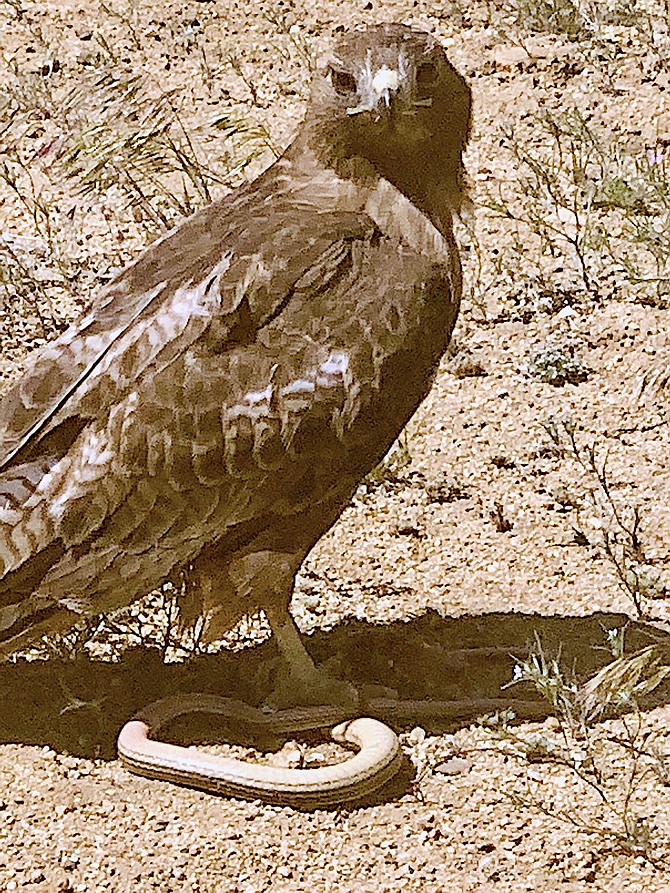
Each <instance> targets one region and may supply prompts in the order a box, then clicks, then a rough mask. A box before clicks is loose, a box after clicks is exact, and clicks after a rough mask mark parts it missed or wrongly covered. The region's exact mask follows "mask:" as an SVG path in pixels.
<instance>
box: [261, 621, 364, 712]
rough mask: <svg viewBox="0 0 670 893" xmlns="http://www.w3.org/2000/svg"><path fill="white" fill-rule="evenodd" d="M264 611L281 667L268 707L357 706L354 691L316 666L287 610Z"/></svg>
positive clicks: (324, 666)
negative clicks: (307, 705)
mask: <svg viewBox="0 0 670 893" xmlns="http://www.w3.org/2000/svg"><path fill="white" fill-rule="evenodd" d="M264 610H265V613H266V615H267V618H268V621H269V623H270V627H271V629H272V633H273V635H274V636H275V638H276V640H277V648H278V649H279V653H280V655H281V657H282V663H283V667H282V668H281V669H280V671H279V674H278V677H277V679H276V681H275V685H274V689H273V692H272V694H271V695H270V698H269V699H268V703H270V704H272V706H277V707H285V706H293V705H295V704H341V705H343V706H347V707H348V706H351V707H355V706H356V704H357V702H358V695H357V693H356V689H355V688H354V687H353V686H352V685H350V684H349V683H348V682H345V681H344V680H342V679H338V678H337V677H336V676H335V675H334V674H333V673H332V672H330V671H329V669H328V667H327V665H325V664H324V665H322V666H319V667H317V666H316V664H315V663H314V661H313V660H312V658H311V657H310V655H309V654H308V652H307V649H306V648H305V646H304V645H303V643H302V640H301V638H300V633H299V632H298V628H297V627H296V625H295V623H294V621H293V618H292V617H291V615H290V613H289V612H288V610H287V608H280V607H278V606H273V607H268V606H265V608H264Z"/></svg>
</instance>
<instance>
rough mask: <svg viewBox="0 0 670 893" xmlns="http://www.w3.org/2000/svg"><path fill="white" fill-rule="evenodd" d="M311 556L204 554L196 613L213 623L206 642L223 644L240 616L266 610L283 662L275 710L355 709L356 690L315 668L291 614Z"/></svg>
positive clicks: (322, 668) (270, 552)
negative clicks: (298, 578)
mask: <svg viewBox="0 0 670 893" xmlns="http://www.w3.org/2000/svg"><path fill="white" fill-rule="evenodd" d="M306 551H307V549H304V550H301V551H300V552H295V553H292V552H286V551H281V550H279V549H258V550H257V551H254V552H251V553H249V554H246V555H242V556H240V557H238V558H234V559H233V560H232V561H230V559H228V561H227V562H226V561H222V560H221V558H220V556H219V554H218V553H217V550H216V548H212V549H211V550H210V551H209V552H208V553H206V554H203V555H202V556H201V557H200V558H199V559H198V561H197V563H196V565H195V567H194V575H193V577H194V583H195V584H196V585H195V586H194V589H195V591H196V592H197V593H198V594H199V601H198V605H197V611H199V612H202V613H204V614H205V615H206V616H208V618H209V620H208V626H207V629H206V630H205V634H204V636H203V641H214V640H216V639H217V638H220V637H221V636H222V635H224V634H225V632H227V630H229V629H230V628H231V626H232V625H234V623H235V622H236V621H237V619H238V618H239V617H240V616H242V615H244V614H252V613H254V612H255V611H256V610H258V609H259V608H261V609H262V610H263V611H264V612H265V614H266V616H267V619H268V622H269V624H270V627H271V629H272V633H273V635H274V636H275V638H276V642H277V647H278V650H279V657H280V661H279V668H278V669H277V670H276V671H274V673H273V675H274V684H273V691H272V694H271V695H270V697H269V698H268V703H269V704H271V705H272V706H275V707H292V706H298V705H315V704H338V705H345V706H352V707H353V706H355V705H356V703H357V701H358V697H357V694H356V691H355V689H354V688H353V686H351V685H349V683H347V682H343V681H342V680H341V679H338V678H337V675H336V674H335V673H333V672H331V671H329V668H328V666H327V665H323V666H319V667H317V666H316V665H315V663H314V661H313V660H312V658H311V657H310V655H309V653H308V652H307V649H306V648H305V646H304V645H303V643H302V640H301V638H300V633H299V632H298V628H297V627H296V625H295V623H294V622H293V618H292V617H291V615H290V613H289V609H288V607H289V604H290V601H291V596H292V594H293V587H294V585H295V576H296V573H297V572H298V568H299V567H300V564H301V563H302V560H303V557H304V554H305V552H306ZM226 557H227V556H226ZM196 572H197V577H196V576H195V574H196ZM191 613H193V611H192V612H191ZM196 613H197V612H196ZM273 670H274V668H273Z"/></svg>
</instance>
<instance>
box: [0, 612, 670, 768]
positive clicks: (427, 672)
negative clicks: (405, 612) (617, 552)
mask: <svg viewBox="0 0 670 893" xmlns="http://www.w3.org/2000/svg"><path fill="white" fill-rule="evenodd" d="M624 624H627V632H626V646H627V650H628V651H629V652H632V651H634V650H637V649H638V648H643V647H645V646H647V645H649V644H651V643H653V642H658V641H659V640H660V639H662V638H663V634H662V633H660V632H659V631H658V630H657V629H655V628H653V627H649V626H646V625H645V624H642V623H636V622H633V621H630V619H629V618H628V617H626V616H625V615H623V614H605V613H601V614H594V615H592V616H590V617H540V616H536V615H523V614H485V615H481V616H477V617H462V618H458V619H444V618H442V617H439V616H438V615H437V614H434V613H428V614H426V615H424V616H422V617H419V618H416V619H414V620H410V621H407V622H400V621H399V622H396V623H393V624H390V625H387V626H371V625H370V624H368V623H364V622H351V623H347V624H345V625H343V626H341V627H338V628H337V629H335V630H333V631H331V632H321V633H317V634H315V635H314V636H312V637H310V638H309V639H307V640H306V641H307V645H308V647H309V650H310V651H311V653H312V655H313V656H314V658H315V660H316V661H317V662H319V663H320V662H322V661H325V660H333V661H334V662H336V663H338V664H339V666H340V667H341V675H342V676H343V677H344V678H347V679H348V680H350V681H351V682H352V683H353V684H354V685H355V686H356V687H357V688H359V689H360V688H361V687H363V688H365V689H366V690H369V691H371V692H374V690H375V686H385V687H387V688H392V689H394V690H396V691H397V695H398V698H399V699H400V700H405V701H407V700H411V701H425V700H430V701H436V700H437V701H441V702H448V703H447V704H445V705H444V709H443V710H442V712H441V714H440V715H437V716H436V715H434V711H431V710H430V709H428V710H427V711H426V710H425V709H423V708H422V706H421V705H415V707H412V708H410V709H406V710H405V711H404V713H403V712H402V711H401V712H400V713H398V714H397V715H396V719H395V720H393V719H391V723H392V724H393V725H395V726H396V728H397V729H402V728H411V727H412V726H413V725H417V724H419V725H422V726H423V727H424V728H426V729H427V730H428V731H431V732H435V733H436V732H445V731H450V730H454V729H456V728H458V727H459V726H461V725H463V724H467V723H469V722H471V721H473V720H474V719H475V718H476V717H477V716H479V715H481V714H482V713H491V712H493V711H495V710H500V709H505V708H506V707H508V706H509V707H512V708H513V709H514V711H515V713H516V714H517V716H519V718H520V719H542V718H544V717H545V716H546V715H547V708H546V704H545V703H544V702H543V701H542V700H541V699H540V698H539V696H538V695H537V694H536V693H535V692H534V690H532V687H531V686H529V685H527V684H524V685H517V686H514V687H513V688H506V689H504V690H502V688H501V687H502V686H503V685H505V683H507V682H509V681H510V679H511V678H512V672H513V667H514V662H515V658H517V659H518V658H523V657H525V656H526V655H527V653H528V650H529V647H530V646H531V645H532V644H533V642H534V640H535V636H536V634H537V635H538V636H540V638H541V641H542V644H543V648H544V650H545V652H546V653H547V654H549V655H555V654H556V653H557V652H558V650H559V649H560V652H561V663H562V664H563V665H564V666H566V667H567V668H569V669H572V670H574V672H575V674H576V676H577V678H578V679H580V680H583V679H585V678H588V677H589V676H591V675H592V674H593V673H595V672H596V671H597V670H598V669H600V668H601V667H602V666H604V665H605V664H606V663H608V662H609V661H610V660H611V657H610V653H609V651H608V649H607V648H606V647H605V643H606V631H607V630H609V629H613V628H618V627H621V626H623V625H624ZM667 638H669V639H670V637H667ZM275 665H276V649H275V645H274V642H273V641H272V639H271V640H269V641H268V642H266V643H264V644H263V645H260V646H258V647H256V648H250V649H248V650H245V651H242V652H239V653H237V654H231V653H228V652H224V653H220V654H217V655H203V656H200V657H197V658H196V659H194V660H192V661H191V662H189V663H187V664H170V665H165V664H163V663H162V661H161V657H160V654H159V652H158V651H153V650H150V649H142V648H137V649H132V650H129V651H128V652H126V654H125V655H124V658H123V660H122V661H121V662H120V663H116V664H110V663H103V662H100V661H92V660H90V659H88V658H86V657H85V656H82V657H80V658H78V659H77V660H75V661H60V660H55V659H51V660H47V661H34V662H31V663H28V662H24V661H21V662H19V663H16V664H2V665H0V742H4V743H7V742H20V743H24V744H30V745H36V746H48V747H51V748H53V749H55V750H57V751H61V752H68V753H71V754H74V755H77V756H84V757H99V758H103V759H109V758H114V757H115V756H116V747H115V745H116V737H117V734H118V731H119V729H120V727H121V726H122V725H123V723H124V722H125V721H126V720H127V719H128V718H129V717H130V716H131V715H132V714H133V713H134V712H135V711H136V710H138V709H139V708H140V707H142V706H143V705H145V704H147V703H149V702H150V701H152V700H155V699H157V698H161V697H165V696H167V695H169V694H174V693H176V692H212V693H216V694H221V695H228V696H230V697H235V698H239V699H241V700H245V701H247V702H249V703H251V704H259V703H261V702H262V700H263V698H264V697H266V696H267V694H268V693H269V692H270V690H271V689H272V671H271V670H272V667H274V666H275ZM668 702H670V680H667V681H666V682H665V683H664V684H663V685H661V686H659V688H657V689H656V690H655V691H654V692H653V693H652V694H651V695H650V696H649V697H648V698H647V700H646V702H645V703H644V705H643V706H644V707H652V706H658V705H661V704H665V703H668ZM385 718H386V719H387V721H388V716H386V717H385ZM234 737H235V736H234V735H233V737H232V738H231V736H230V735H228V736H227V738H228V740H234ZM239 740H240V741H244V736H243V735H241V736H240V739H239ZM245 743H249V742H248V740H247V741H246V742H245Z"/></svg>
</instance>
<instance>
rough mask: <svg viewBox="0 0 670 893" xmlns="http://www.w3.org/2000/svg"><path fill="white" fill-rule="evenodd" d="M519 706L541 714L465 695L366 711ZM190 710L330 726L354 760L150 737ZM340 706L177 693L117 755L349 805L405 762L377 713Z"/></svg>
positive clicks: (280, 796)
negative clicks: (275, 760) (280, 704)
mask: <svg viewBox="0 0 670 893" xmlns="http://www.w3.org/2000/svg"><path fill="white" fill-rule="evenodd" d="M503 706H504V707H510V706H513V707H516V708H517V709H518V710H519V712H520V713H521V714H523V715H526V716H533V715H541V714H542V705H541V704H539V703H538V702H537V701H510V699H505V700H504V701H503V700H500V699H485V700H481V701H478V702H477V703H476V704H475V703H473V701H472V700H470V701H417V700H410V701H395V700H392V699H388V698H375V699H372V700H370V701H368V702H367V704H366V710H368V711H369V712H371V713H374V714H376V715H377V716H384V717H385V718H392V719H393V720H394V722H395V723H403V722H404V723H406V722H408V721H409V722H417V721H418V722H420V721H421V720H422V719H424V720H425V719H428V718H432V719H435V718H436V717H454V716H459V715H465V714H468V713H469V714H471V713H472V710H473V709H474V708H476V709H477V710H478V711H479V712H482V713H494V712H495V711H497V710H500V709H501V707H503ZM187 713H216V714H220V715H223V716H225V717H226V719H227V720H229V721H230V722H234V723H235V724H237V725H243V726H244V727H245V728H248V729H251V730H255V731H256V732H264V733H266V734H267V733H272V734H290V733H295V732H300V731H306V730H309V729H323V728H328V727H330V726H332V725H333V723H337V725H336V726H335V728H333V729H332V732H331V734H332V737H333V738H334V739H335V740H336V741H337V742H339V743H341V744H345V745H353V746H354V747H356V748H358V753H356V754H355V755H354V756H353V757H352V758H351V759H348V760H345V761H344V762H342V763H337V764H336V765H332V766H325V767H322V768H319V769H285V768H280V767H275V766H267V765H258V764H254V763H248V762H246V761H244V760H236V759H231V758H222V757H216V756H213V755H211V754H207V753H203V752H202V751H198V750H195V749H193V748H186V747H180V746H178V745H174V744H166V743H164V742H162V741H158V740H155V739H154V738H151V737H150V735H156V734H157V733H158V732H159V731H160V729H161V728H162V727H164V726H165V725H167V724H168V723H169V722H171V721H172V720H173V719H176V718H177V717H178V716H181V715H183V714H187ZM345 716H346V713H345V711H344V710H343V708H341V707H305V708H295V709H291V710H283V711H278V712H274V713H266V712H265V711H263V710H261V709H259V708H256V707H252V706H250V705H248V704H244V703H242V702H241V701H237V700H234V699H232V698H224V697H219V696H216V695H206V694H187V695H175V696H173V697H170V698H165V699H163V700H161V701H156V702H154V703H152V704H149V705H148V706H147V707H144V708H143V709H142V710H141V711H140V712H139V713H138V714H137V715H136V716H135V717H133V719H131V720H130V721H129V722H127V723H126V725H125V726H124V727H123V729H122V730H121V733H120V735H119V739H118V751H119V757H120V758H121V761H122V762H123V763H124V765H125V766H126V767H127V768H128V769H130V771H132V772H135V773H137V774H139V775H144V776H147V777H149V778H156V779H162V780H164V781H171V782H175V783H177V784H182V785H187V786H189V787H194V788H199V789H201V790H205V791H209V792H211V793H215V794H221V795H226V796H231V797H242V798H245V799H251V800H256V799H258V800H264V801H266V802H270V803H276V804H281V805H287V806H295V807H300V808H303V809H305V808H307V809H309V808H318V807H326V806H332V805H334V804H337V803H350V802H353V801H357V800H360V799H362V798H363V797H366V796H368V795H370V794H372V793H374V792H375V791H377V790H378V789H379V788H381V787H382V786H383V785H385V784H386V782H388V781H389V780H390V779H391V778H392V777H393V776H394V775H395V774H396V773H397V771H398V769H399V768H400V765H401V763H402V759H403V756H402V750H401V748H400V744H399V742H398V738H397V736H396V734H395V732H394V731H393V730H392V729H391V728H389V727H388V726H387V725H386V724H385V723H384V722H381V721H380V720H379V719H371V718H369V717H362V718H357V719H345V720H344V721H343V719H344V717H345Z"/></svg>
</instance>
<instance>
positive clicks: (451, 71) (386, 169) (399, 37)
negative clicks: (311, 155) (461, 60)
mask: <svg viewBox="0 0 670 893" xmlns="http://www.w3.org/2000/svg"><path fill="white" fill-rule="evenodd" d="M470 106H471V96H470V89H469V87H468V85H467V84H466V82H465V80H464V79H463V78H462V77H461V75H460V74H459V73H458V72H457V71H456V69H455V68H454V67H453V66H452V65H451V63H450V62H449V60H448V59H447V56H446V54H445V52H444V49H443V48H442V46H441V45H440V43H438V41H437V40H435V39H434V38H433V37H432V36H431V35H430V34H427V33H425V32H422V31H416V30H414V29H412V28H409V27H407V26H405V25H392V24H386V25H378V26H376V27H373V28H368V29H367V30H365V31H360V32H354V33H352V34H350V35H348V36H346V37H345V38H344V39H343V40H342V41H341V42H340V43H339V44H337V46H336V47H335V49H334V51H333V53H332V54H331V56H330V58H329V60H328V62H327V64H326V65H325V67H324V68H323V70H322V71H321V72H320V73H319V74H317V75H316V76H315V78H314V82H313V88H312V102H311V105H310V110H309V112H308V117H307V125H308V128H309V127H310V124H311V125H312V127H311V130H312V132H313V133H314V134H315V135H317V147H318V145H319V144H320V146H321V147H322V150H323V151H322V154H323V155H324V156H327V157H328V160H329V162H330V163H332V164H333V165H334V166H335V167H337V166H338V165H339V166H341V168H343V169H345V170H346V169H347V168H348V165H347V162H348V161H350V160H351V159H354V158H362V159H365V160H366V161H367V162H368V163H369V164H371V165H372V166H373V167H374V168H375V170H376V171H377V172H378V173H379V174H381V176H383V177H385V178H386V179H388V180H391V182H393V183H394V185H395V186H397V187H398V188H399V189H401V190H402V191H403V192H405V193H406V194H408V197H410V198H411V199H412V200H413V201H415V203H416V204H418V205H421V204H422V197H423V195H424V194H425V193H426V191H427V190H432V191H433V192H435V191H436V190H437V191H438V192H441V193H442V194H443V198H444V199H445V200H446V201H447V203H448V204H449V205H450V206H451V207H452V208H458V207H459V205H460V196H461V192H462V179H463V178H462V162H461V155H462V152H463V149H464V147H465V143H466V141H467V138H468V133H469V127H470Z"/></svg>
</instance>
